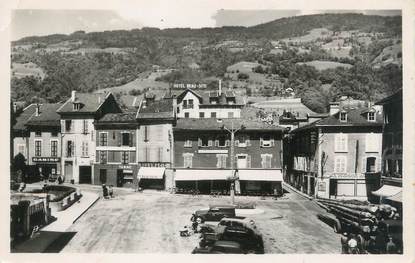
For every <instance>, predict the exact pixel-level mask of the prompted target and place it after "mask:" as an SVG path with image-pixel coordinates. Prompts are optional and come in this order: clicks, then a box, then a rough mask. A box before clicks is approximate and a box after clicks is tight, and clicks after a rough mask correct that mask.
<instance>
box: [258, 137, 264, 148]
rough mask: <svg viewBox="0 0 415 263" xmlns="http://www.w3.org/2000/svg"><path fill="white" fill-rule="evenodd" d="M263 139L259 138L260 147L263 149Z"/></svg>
mask: <svg viewBox="0 0 415 263" xmlns="http://www.w3.org/2000/svg"><path fill="white" fill-rule="evenodd" d="M262 143H263V139H262V137H260V138H259V146H260V147H262Z"/></svg>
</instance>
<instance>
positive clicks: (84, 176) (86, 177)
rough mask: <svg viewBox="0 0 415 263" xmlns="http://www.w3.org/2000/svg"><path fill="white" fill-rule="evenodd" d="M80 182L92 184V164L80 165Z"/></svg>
mask: <svg viewBox="0 0 415 263" xmlns="http://www.w3.org/2000/svg"><path fill="white" fill-rule="evenodd" d="M79 183H80V184H91V183H92V176H91V166H79Z"/></svg>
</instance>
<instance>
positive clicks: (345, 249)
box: [340, 232, 349, 254]
mask: <svg viewBox="0 0 415 263" xmlns="http://www.w3.org/2000/svg"><path fill="white" fill-rule="evenodd" d="M348 241H349V235H348V233H347V232H344V233H343V235H342V236H341V237H340V243H341V245H342V254H348V245H347V242H348Z"/></svg>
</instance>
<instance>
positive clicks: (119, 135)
mask: <svg viewBox="0 0 415 263" xmlns="http://www.w3.org/2000/svg"><path fill="white" fill-rule="evenodd" d="M117 135H118V146H121V140H122V133H121V132H119V133H118V134H117Z"/></svg>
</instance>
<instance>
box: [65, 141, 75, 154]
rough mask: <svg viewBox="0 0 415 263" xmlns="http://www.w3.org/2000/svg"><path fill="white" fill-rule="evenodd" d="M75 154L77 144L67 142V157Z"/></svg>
mask: <svg viewBox="0 0 415 263" xmlns="http://www.w3.org/2000/svg"><path fill="white" fill-rule="evenodd" d="M74 152H75V143H74V142H73V141H67V142H66V157H72V156H73V155H74Z"/></svg>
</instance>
